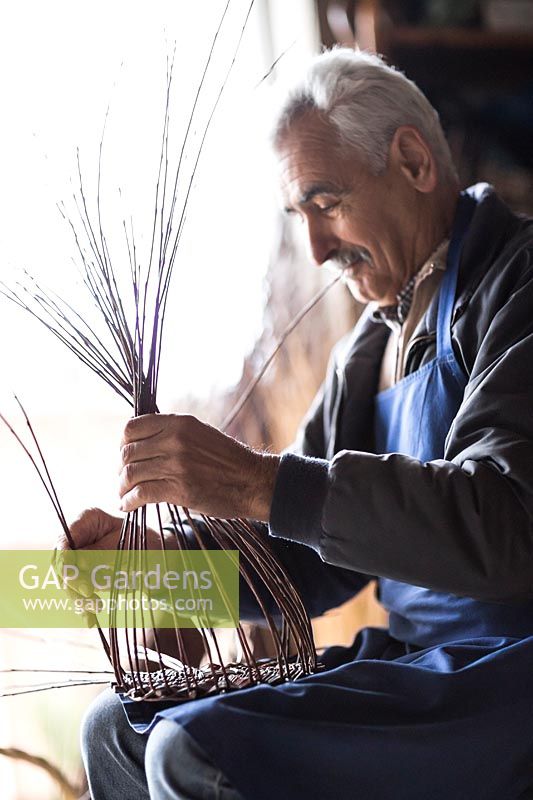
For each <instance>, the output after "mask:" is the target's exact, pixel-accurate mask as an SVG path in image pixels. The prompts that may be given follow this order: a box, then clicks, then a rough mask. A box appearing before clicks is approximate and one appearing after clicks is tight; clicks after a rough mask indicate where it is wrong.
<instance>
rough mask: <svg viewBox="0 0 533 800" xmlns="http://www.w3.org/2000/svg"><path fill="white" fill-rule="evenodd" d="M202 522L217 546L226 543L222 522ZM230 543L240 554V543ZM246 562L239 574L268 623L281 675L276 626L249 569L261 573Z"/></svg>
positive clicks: (252, 564) (190, 520)
mask: <svg viewBox="0 0 533 800" xmlns="http://www.w3.org/2000/svg"><path fill="white" fill-rule="evenodd" d="M188 522H189V525H191V526H194V522H193V520H192V519H191V518H190V517H189V518H188ZM204 522H205V523H206V525H207V526H208V530H209V532H210V533H211V536H212V537H213V539H214V540H215V542H216V543H217V544H219V546H224V541H225V540H226V541H227V537H224V534H225V533H226V530H225V526H224V523H223V521H221V520H214V519H210V518H208V517H205V518H204ZM220 533H222V534H223V535H222V538H221V536H220ZM198 540H199V545H200V547H205V546H204V545H203V542H202V541H201V535H200V536H198ZM230 541H231V540H230ZM232 543H233V546H237V547H239V550H240V551H241V552H242V550H241V546H242V542H238V543H237V542H235V540H233V542H232ZM243 555H246V554H245V553H244V552H243ZM254 555H257V556H259V553H254ZM247 562H248V563H246V562H245V563H244V564H242V565H240V570H241V574H242V575H243V577H244V579H245V581H246V583H247V584H248V586H249V588H250V590H251V591H252V593H253V594H254V596H255V598H256V601H257V603H258V605H259V607H260V609H261V611H262V613H263V616H264V618H265V620H266V621H267V623H268V627H269V631H270V634H271V636H272V640H273V644H274V647H275V649H276V651H277V656H276V657H277V659H278V662H279V667H280V670H281V672H282V674H283V669H284V664H283V661H284V659H283V653H282V651H281V649H280V639H279V634H278V631H277V627H276V625H275V623H274V620H273V618H272V616H271V614H270V612H269V611H268V609H267V607H266V605H265V604H264V601H263V599H262V598H261V596H260V595H259V593H258V592H257V590H256V589H255V585H254V581H253V578H252V574H253V573H251V572H250V568H251V569H253V571H254V572H255V573H256V574H258V575H259V576H260V577H261V571H260V569H259V568H258V566H257V563H254V561H253V560H252V559H251V558H249V559H247ZM265 585H267V586H269V587H270V592H271V593H272V594H273V596H274V599H275V600H276V602H277V597H276V596H275V593H274V592H273V590H272V586H273V585H272V584H268V583H266V582H265ZM277 605H278V608H280V611H281V613H283V608H282V607H280V605H279V603H277ZM254 666H257V662H255V660H254Z"/></svg>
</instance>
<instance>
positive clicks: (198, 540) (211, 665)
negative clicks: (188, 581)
mask: <svg viewBox="0 0 533 800" xmlns="http://www.w3.org/2000/svg"><path fill="white" fill-rule="evenodd" d="M173 511H174V518H176V517H177V521H178V524H179V526H180V528H181V532H182V536H183V541H184V542H185V548H184V550H183V551H182V552H184V553H186V552H187V551H188V550H190V549H191V548H190V547H189V544H188V542H187V537H186V535H185V531H184V529H183V523H182V521H181V517H180V514H179V509H178V508H177V507H176V506H174V507H173ZM186 513H187V512H186ZM191 530H192V531H193V534H194V536H195V539H196V543H197V545H198V547H199V548H201V547H202V544H203V543H202V541H201V536H200V535H199V533H198V530H197V528H196V527H195V526H192V527H191ZM209 631H210V632H211V635H212V629H209ZM199 632H200V635H201V637H202V640H203V643H204V647H205V650H206V653H207V657H208V660H209V668H210V671H211V674H212V676H213V678H214V679H216V673H215V669H214V667H215V664H214V661H213V656H212V651H211V646H210V644H209V640H208V637H207V632H206V631H205V630H204V629H203V628H199ZM221 668H222V672H223V677H224V679H225V681H226V682H227V680H228V676H227V673H226V670H225V666H224V665H223V664H222V665H221Z"/></svg>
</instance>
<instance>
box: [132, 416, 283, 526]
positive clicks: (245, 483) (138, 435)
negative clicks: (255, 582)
mask: <svg viewBox="0 0 533 800" xmlns="http://www.w3.org/2000/svg"><path fill="white" fill-rule="evenodd" d="M121 455H122V468H121V472H120V489H119V491H120V497H121V501H122V505H121V508H122V510H123V511H133V509H135V508H138V507H139V506H142V505H146V504H147V503H163V502H166V503H172V504H174V505H178V506H184V507H186V508H191V509H194V510H195V511H198V512H201V513H204V514H208V515H210V516H216V517H222V518H225V519H228V518H232V517H248V518H251V519H256V520H261V521H263V522H268V519H269V516H270V506H271V503H272V495H273V492H274V483H275V480H276V475H277V471H278V466H279V456H273V455H270V454H267V453H258V452H255V451H253V450H251V449H250V448H248V447H246V446H245V445H243V444H241V443H240V442H238V441H237V440H236V439H232V438H231V436H226V434H224V433H222V432H221V431H219V430H217V429H216V428H213V427H211V426H210V425H206V424H205V423H203V422H200V420H198V419H196V418H195V417H192V416H189V415H185V414H146V415H144V416H141V417H135V418H134V419H131V420H130V421H129V422H128V423H127V425H126V428H125V430H124V435H123V437H122V444H121Z"/></svg>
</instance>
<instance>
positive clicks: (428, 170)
mask: <svg viewBox="0 0 533 800" xmlns="http://www.w3.org/2000/svg"><path fill="white" fill-rule="evenodd" d="M389 164H390V165H391V166H394V167H396V169H397V170H399V171H400V172H401V173H402V175H403V176H404V177H405V179H406V180H407V181H408V182H409V184H410V185H411V186H412V187H413V189H416V190H417V191H419V192H422V193H423V194H427V193H429V192H432V191H433V190H434V189H435V187H436V185H437V178H438V176H437V165H436V163H435V158H434V157H433V153H432V152H431V150H430V148H429V147H428V145H427V142H426V140H425V139H424V137H423V136H422V134H421V133H420V132H419V131H418V130H417V128H415V127H413V126H412V125H401V126H400V127H399V128H398V129H397V130H396V132H395V134H394V136H393V138H392V142H391V145H390V150H389Z"/></svg>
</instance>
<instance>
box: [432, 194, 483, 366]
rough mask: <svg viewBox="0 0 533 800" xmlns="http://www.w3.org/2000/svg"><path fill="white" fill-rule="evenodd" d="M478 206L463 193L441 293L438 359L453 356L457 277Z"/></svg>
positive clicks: (458, 207)
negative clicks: (465, 243)
mask: <svg viewBox="0 0 533 800" xmlns="http://www.w3.org/2000/svg"><path fill="white" fill-rule="evenodd" d="M476 206H477V200H476V199H475V198H474V197H472V196H471V195H470V194H466V192H461V195H460V197H459V202H458V204H457V211H456V214H455V220H454V223H453V230H452V237H451V240H450V246H449V248H448V258H447V261H446V270H445V272H444V277H443V279H442V285H441V289H440V292H439V311H438V317H437V358H440V357H441V356H449V355H451V356H453V348H452V330H451V325H452V315H453V307H454V304H455V294H456V290H457V275H458V273H459V262H460V260H461V251H462V249H463V242H464V238H465V234H466V232H467V230H468V226H469V225H470V220H471V219H472V216H473V214H474V210H475V208H476Z"/></svg>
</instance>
